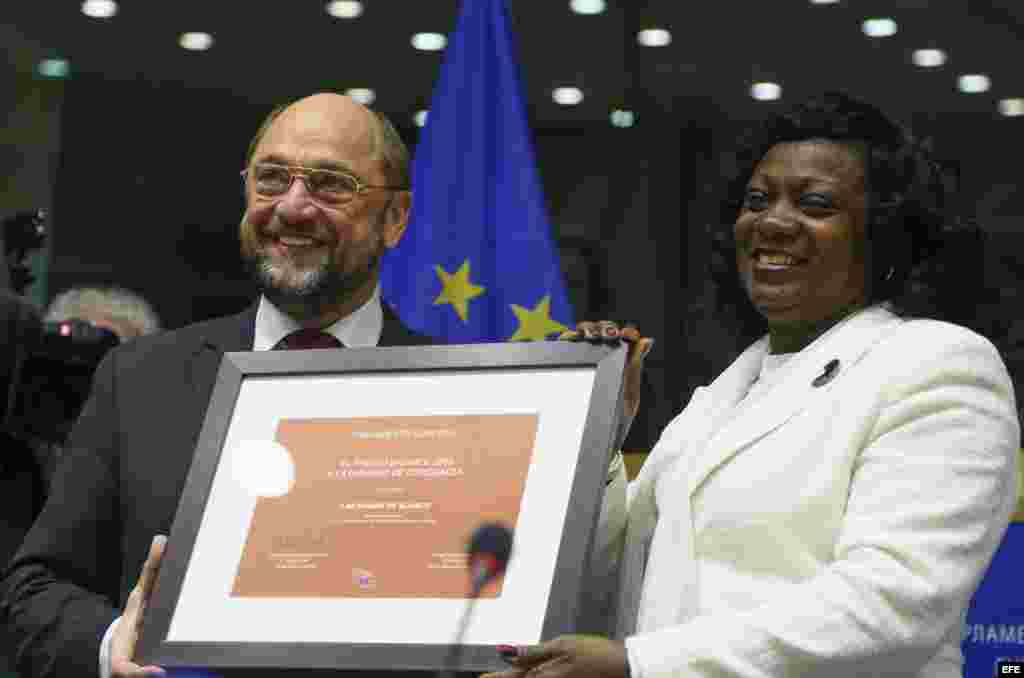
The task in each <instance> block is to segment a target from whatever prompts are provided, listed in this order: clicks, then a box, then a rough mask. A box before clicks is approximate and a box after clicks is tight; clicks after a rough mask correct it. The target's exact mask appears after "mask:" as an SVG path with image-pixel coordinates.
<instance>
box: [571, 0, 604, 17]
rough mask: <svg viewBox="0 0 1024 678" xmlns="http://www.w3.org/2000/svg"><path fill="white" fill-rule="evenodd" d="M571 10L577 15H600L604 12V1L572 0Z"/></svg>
mask: <svg viewBox="0 0 1024 678" xmlns="http://www.w3.org/2000/svg"><path fill="white" fill-rule="evenodd" d="M569 9H571V10H572V11H574V12H576V13H577V14H600V13H601V12H603V11H604V0H571V1H570V2H569Z"/></svg>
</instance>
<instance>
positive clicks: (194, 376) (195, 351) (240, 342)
mask: <svg viewBox="0 0 1024 678" xmlns="http://www.w3.org/2000/svg"><path fill="white" fill-rule="evenodd" d="M255 331H256V305H255V304H253V305H252V306H250V307H249V308H247V309H246V310H244V311H242V312H241V313H239V314H237V315H233V316H227V317H224V318H218V319H216V320H212V321H210V322H209V323H208V324H207V325H206V327H205V328H204V331H203V333H202V335H201V336H200V337H199V340H198V341H197V343H196V344H195V346H194V347H193V348H192V352H191V355H190V356H189V358H188V360H187V362H186V364H185V378H186V380H187V381H188V382H189V384H190V386H191V388H192V392H193V400H192V403H193V404H194V406H195V407H196V413H195V417H196V419H195V420H196V421H199V422H200V426H202V421H203V417H204V416H205V413H206V407H207V405H208V404H209V401H210V394H211V393H212V392H213V384H214V382H215V381H216V380H217V370H218V368H219V367H220V360H221V357H222V356H223V355H224V354H225V353H228V352H232V351H251V350H252V344H253V337H254V336H255ZM196 430H197V432H198V430H199V429H198V428H197V429H196Z"/></svg>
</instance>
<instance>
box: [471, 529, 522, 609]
mask: <svg viewBox="0 0 1024 678" xmlns="http://www.w3.org/2000/svg"><path fill="white" fill-rule="evenodd" d="M468 551H469V571H470V573H471V574H472V579H471V586H470V595H469V597H470V599H471V600H472V599H474V598H476V597H477V596H479V595H480V591H482V590H483V588H484V586H486V585H487V584H489V583H490V582H491V581H493V580H494V579H495V578H497V577H499V576H501V575H502V574H503V573H504V572H505V567H506V566H507V565H508V559H509V556H510V555H512V531H511V530H510V529H508V528H507V527H505V526H504V525H501V524H498V523H489V524H485V525H481V526H480V527H478V528H476V530H475V531H474V532H473V536H472V537H470V539H469V550H468Z"/></svg>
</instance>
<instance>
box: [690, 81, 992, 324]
mask: <svg viewBox="0 0 1024 678" xmlns="http://www.w3.org/2000/svg"><path fill="white" fill-rule="evenodd" d="M812 139H825V140H829V141H834V142H837V143H840V144H849V145H850V147H852V148H854V149H856V150H857V151H858V153H859V155H860V156H861V157H862V158H864V163H865V165H866V167H865V169H866V176H867V186H868V187H867V192H868V195H867V198H868V223H867V238H868V267H869V270H868V272H867V279H868V303H876V302H880V301H890V302H892V304H893V307H894V310H895V311H896V312H897V313H899V314H900V315H904V316H915V317H930V318H936V319H940V320H948V321H950V322H956V323H958V324H961V325H968V326H972V327H974V328H975V329H981V328H980V327H978V325H979V323H978V322H975V321H976V318H975V313H974V311H975V303H976V302H977V301H978V299H979V295H980V294H981V292H982V288H983V285H981V284H980V281H981V279H982V273H983V271H984V238H983V234H982V231H981V229H980V228H978V226H977V223H976V222H975V221H974V220H972V219H970V218H966V217H964V216H962V215H961V216H954V215H953V214H952V213H951V212H952V209H951V208H952V204H951V203H952V199H953V197H954V196H953V194H952V191H953V190H954V189H953V187H952V186H951V184H952V183H955V182H954V181H952V180H951V179H952V177H951V175H950V173H949V171H948V170H947V169H944V168H943V167H941V166H940V165H939V163H938V162H936V161H935V160H934V159H933V157H932V153H931V152H930V150H929V149H927V148H926V147H925V145H924V144H922V143H921V142H919V141H917V140H916V139H914V138H913V137H912V136H911V135H910V133H909V132H908V131H906V130H905V129H904V128H902V127H900V126H899V125H897V124H896V123H894V122H893V121H892V120H890V119H889V118H888V117H887V116H886V115H885V114H883V113H882V111H880V110H879V109H878V108H876V107H875V106H872V105H870V104H868V103H865V102H863V101H858V100H856V99H853V98H852V97H849V96H847V95H845V94H842V93H838V92H826V93H825V94H823V95H821V96H819V97H816V98H813V99H811V100H809V101H806V102H804V103H801V104H798V105H796V106H794V107H793V108H791V109H790V110H788V111H786V112H783V113H781V114H779V115H776V116H775V117H772V118H770V119H768V120H766V121H765V122H764V123H762V124H761V125H760V126H758V127H755V128H753V129H752V130H750V132H748V133H747V134H746V135H745V136H744V137H743V138H742V140H741V143H740V147H739V149H738V151H737V152H736V153H735V156H734V157H735V165H734V167H733V168H731V170H727V171H726V177H727V180H726V183H725V187H724V188H725V194H724V196H723V197H722V199H721V200H720V201H719V208H718V214H717V219H716V221H717V224H712V225H711V229H710V230H711V233H710V235H711V248H712V256H711V279H712V281H713V283H714V285H715V291H716V300H717V304H716V306H717V307H718V310H719V311H722V310H727V311H731V312H732V316H733V319H734V320H735V321H736V322H737V323H738V327H737V330H738V331H739V333H740V334H741V335H742V336H743V338H745V339H749V338H753V337H756V336H760V335H761V334H764V332H765V331H766V330H767V323H766V321H765V320H764V318H763V317H762V316H761V315H760V314H759V313H758V312H757V310H756V309H755V308H754V305H753V304H752V303H751V302H750V299H749V298H748V297H747V294H746V292H745V291H744V289H743V287H742V285H741V283H740V278H739V271H738V269H737V266H736V254H735V251H736V242H735V238H734V233H733V224H734V223H735V222H736V218H737V216H738V215H739V211H740V207H741V205H742V202H743V196H744V194H745V192H746V188H747V183H748V182H749V181H750V177H751V175H752V174H753V172H754V168H755V167H756V166H757V164H758V163H759V162H760V161H761V158H763V157H764V155H765V154H766V153H767V152H768V150H769V149H771V148H772V147H773V146H775V145H776V144H779V143H784V142H790V141H806V140H812Z"/></svg>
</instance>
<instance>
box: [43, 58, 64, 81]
mask: <svg viewBox="0 0 1024 678" xmlns="http://www.w3.org/2000/svg"><path fill="white" fill-rule="evenodd" d="M36 70H37V71H38V72H39V75H41V76H43V77H44V78H54V79H60V78H66V77H68V73H70V72H71V65H70V64H69V63H68V60H67V59H43V60H42V61H40V62H39V65H38V66H36Z"/></svg>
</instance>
